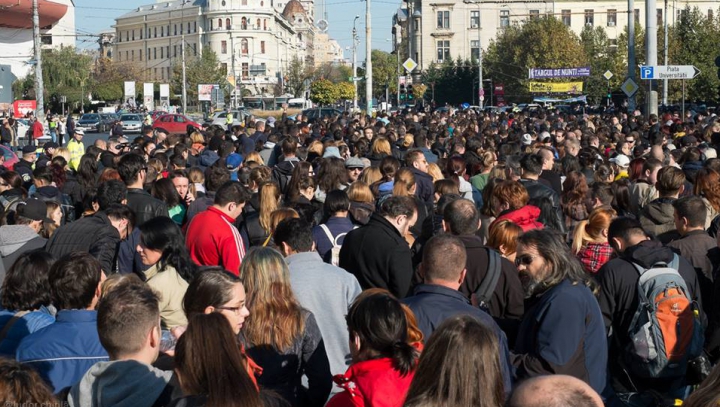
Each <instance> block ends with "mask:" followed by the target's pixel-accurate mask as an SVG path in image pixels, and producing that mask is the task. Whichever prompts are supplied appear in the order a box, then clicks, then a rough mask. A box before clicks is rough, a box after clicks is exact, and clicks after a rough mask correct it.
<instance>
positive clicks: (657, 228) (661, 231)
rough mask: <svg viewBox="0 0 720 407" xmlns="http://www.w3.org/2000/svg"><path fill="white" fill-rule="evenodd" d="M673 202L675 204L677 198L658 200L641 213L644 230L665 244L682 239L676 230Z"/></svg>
mask: <svg viewBox="0 0 720 407" xmlns="http://www.w3.org/2000/svg"><path fill="white" fill-rule="evenodd" d="M673 202H675V198H658V199H656V200H654V201H652V202H650V203H649V204H647V206H645V207H644V208H643V209H642V211H640V224H641V225H642V227H643V229H645V230H646V231H647V232H649V233H652V235H653V236H655V237H657V239H658V240H659V241H661V242H662V243H663V244H667V243H670V242H672V241H673V240H675V239H677V238H679V237H680V234H679V233H678V232H677V230H675V221H674V219H673V214H674V213H675V209H674V208H673Z"/></svg>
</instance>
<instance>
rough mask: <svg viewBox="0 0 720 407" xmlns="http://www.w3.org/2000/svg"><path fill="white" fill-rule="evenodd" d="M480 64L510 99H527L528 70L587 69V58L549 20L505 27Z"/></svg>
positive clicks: (575, 41)
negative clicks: (585, 67) (503, 88)
mask: <svg viewBox="0 0 720 407" xmlns="http://www.w3.org/2000/svg"><path fill="white" fill-rule="evenodd" d="M483 62H484V66H483V70H484V71H485V72H486V74H485V75H486V76H491V77H492V78H493V79H495V82H496V83H497V82H502V83H504V85H505V94H506V96H507V97H508V98H510V99H513V98H517V97H523V96H526V95H528V90H527V82H528V80H527V79H525V78H527V74H528V69H529V68H565V67H579V66H587V63H588V58H587V57H586V55H585V52H584V50H583V47H582V45H581V43H580V39H579V38H578V36H577V35H575V33H573V32H572V31H571V30H570V27H568V26H566V25H565V24H563V23H562V22H561V21H560V20H558V19H556V18H554V17H551V16H550V17H542V18H533V19H530V20H528V21H526V22H525V23H524V24H523V25H519V26H510V27H505V28H504V29H503V30H502V32H501V33H500V34H499V35H498V37H497V38H496V39H495V40H493V41H491V43H490V45H489V46H488V49H487V51H486V53H485V58H484V61H483ZM550 81H555V80H550Z"/></svg>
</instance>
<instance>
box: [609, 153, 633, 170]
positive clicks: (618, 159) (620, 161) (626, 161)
mask: <svg viewBox="0 0 720 407" xmlns="http://www.w3.org/2000/svg"><path fill="white" fill-rule="evenodd" d="M610 162H611V163H615V164H617V165H618V166H619V167H628V166H630V158H628V156H626V155H625V154H618V155H616V156H615V157H613V158H611V159H610Z"/></svg>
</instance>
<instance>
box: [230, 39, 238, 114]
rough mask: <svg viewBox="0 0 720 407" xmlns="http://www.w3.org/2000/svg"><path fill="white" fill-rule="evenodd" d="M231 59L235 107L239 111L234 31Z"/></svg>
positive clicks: (231, 41) (231, 40)
mask: <svg viewBox="0 0 720 407" xmlns="http://www.w3.org/2000/svg"><path fill="white" fill-rule="evenodd" d="M232 29H233V30H235V26H233V27H232ZM230 58H232V61H231V62H232V63H231V66H232V68H231V69H232V74H233V87H234V88H235V89H233V107H235V108H236V109H237V107H238V102H237V93H238V86H237V73H236V72H237V71H236V70H235V37H234V36H233V35H232V31H231V32H230Z"/></svg>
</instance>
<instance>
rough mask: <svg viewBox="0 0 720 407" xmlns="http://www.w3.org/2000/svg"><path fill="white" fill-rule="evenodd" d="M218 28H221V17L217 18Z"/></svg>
mask: <svg viewBox="0 0 720 407" xmlns="http://www.w3.org/2000/svg"><path fill="white" fill-rule="evenodd" d="M217 29H218V30H222V18H218V28H217Z"/></svg>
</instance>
